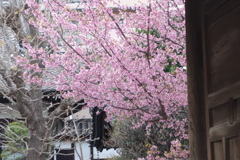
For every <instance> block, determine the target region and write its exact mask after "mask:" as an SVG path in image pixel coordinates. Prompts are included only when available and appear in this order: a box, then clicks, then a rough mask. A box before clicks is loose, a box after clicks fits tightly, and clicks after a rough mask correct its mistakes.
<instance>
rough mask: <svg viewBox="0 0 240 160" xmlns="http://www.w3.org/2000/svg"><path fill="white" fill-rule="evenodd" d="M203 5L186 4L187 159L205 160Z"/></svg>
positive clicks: (187, 2) (191, 0)
mask: <svg viewBox="0 0 240 160" xmlns="http://www.w3.org/2000/svg"><path fill="white" fill-rule="evenodd" d="M201 6H202V1H193V0H186V32H187V36H186V37H187V39H186V41H187V74H188V104H189V141H190V142H189V145H190V159H192V160H207V138H206V137H207V136H206V115H205V97H204V92H205V90H204V67H203V50H202V30H201V29H202V28H201V27H202V23H201V18H202V15H201V14H202V7H201Z"/></svg>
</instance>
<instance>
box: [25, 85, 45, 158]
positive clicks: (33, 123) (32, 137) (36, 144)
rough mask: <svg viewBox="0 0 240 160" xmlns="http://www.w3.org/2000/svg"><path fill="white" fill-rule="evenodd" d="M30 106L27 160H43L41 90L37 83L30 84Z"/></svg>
mask: <svg viewBox="0 0 240 160" xmlns="http://www.w3.org/2000/svg"><path fill="white" fill-rule="evenodd" d="M31 87H32V90H31V92H30V95H31V105H32V106H31V108H33V110H32V114H31V116H30V117H29V118H28V120H27V123H28V128H29V141H28V147H29V151H28V155H27V159H28V160H44V148H45V147H44V135H45V121H44V117H43V105H42V98H41V97H42V90H41V87H39V86H38V85H35V84H34V85H32V86H31Z"/></svg>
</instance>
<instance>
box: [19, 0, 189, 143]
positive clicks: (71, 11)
mask: <svg viewBox="0 0 240 160" xmlns="http://www.w3.org/2000/svg"><path fill="white" fill-rule="evenodd" d="M27 4H28V7H29V8H28V9H27V10H25V14H27V15H29V16H31V17H32V18H30V20H29V23H30V24H31V25H33V26H34V27H35V28H37V30H38V31H39V34H38V35H37V36H36V37H31V39H32V41H33V40H34V41H36V40H37V44H35V45H30V44H29V42H28V40H26V41H25V42H24V46H25V47H26V48H27V50H28V54H29V56H30V57H32V58H38V59H40V60H41V61H42V64H43V65H44V68H41V67H39V65H35V64H31V63H30V61H29V59H28V58H25V57H18V58H16V59H17V61H18V64H19V65H20V66H22V67H24V68H25V69H26V70H25V72H24V73H23V75H24V78H25V79H27V80H28V82H29V83H38V84H40V85H45V86H56V88H57V90H58V91H60V92H61V93H62V95H63V97H64V98H74V99H75V100H79V99H84V100H85V102H86V103H87V106H88V107H94V106H98V107H103V108H104V109H105V110H106V111H107V112H108V114H109V115H108V118H109V119H111V118H119V119H121V118H122V117H130V116H135V117H137V118H138V119H139V121H137V123H135V124H134V127H139V126H141V125H142V124H145V123H146V124H147V126H151V124H153V123H156V122H157V123H158V124H159V125H160V124H161V125H162V126H161V127H162V128H170V129H174V130H175V131H176V132H174V133H175V135H172V136H176V137H180V138H179V139H187V133H186V127H185V126H186V123H187V119H186V118H180V117H181V115H182V113H183V112H186V108H185V107H186V105H187V88H186V67H185V66H186V55H185V18H184V1H182V0H149V1H148V3H147V4H146V3H141V2H140V3H138V4H136V5H133V6H127V5H122V4H121V3H119V2H116V1H111V0H88V1H87V2H86V1H80V2H79V3H76V4H72V5H69V3H67V2H66V1H63V0H44V1H43V2H42V3H37V2H35V1H32V0H27ZM32 41H31V42H32ZM39 46H41V47H39ZM33 70H34V71H37V72H39V73H41V74H42V75H47V77H51V78H48V79H44V78H40V77H36V76H32V74H31V73H32V71H33ZM53 70H54V71H57V73H58V74H53V73H52V72H51V71H53ZM159 122H161V123H159ZM148 128H150V127H148ZM160 132H161V131H160Z"/></svg>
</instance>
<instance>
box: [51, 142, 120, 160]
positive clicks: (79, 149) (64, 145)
mask: <svg viewBox="0 0 240 160" xmlns="http://www.w3.org/2000/svg"><path fill="white" fill-rule="evenodd" d="M71 143H72V142H71V141H64V142H56V143H55V148H56V149H70V148H71ZM74 147H75V151H74V155H75V160H90V157H91V155H90V144H89V143H88V142H76V143H75V144H74ZM115 156H119V154H118V153H117V151H116V150H114V149H108V150H106V149H104V150H103V151H102V152H98V151H97V149H96V148H95V147H94V148H93V158H94V159H98V158H99V159H106V158H112V157H115ZM81 157H83V158H81ZM54 160H57V159H56V156H54Z"/></svg>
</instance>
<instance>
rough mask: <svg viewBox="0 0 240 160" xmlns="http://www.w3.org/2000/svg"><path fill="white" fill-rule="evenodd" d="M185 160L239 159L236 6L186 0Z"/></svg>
mask: <svg viewBox="0 0 240 160" xmlns="http://www.w3.org/2000/svg"><path fill="white" fill-rule="evenodd" d="M186 28H187V62H188V66H187V70H188V89H189V122H190V124H189V133H190V151H191V153H190V159H191V160H239V159H240V138H239V136H240V1H239V0H197V1H194V0H187V1H186Z"/></svg>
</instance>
